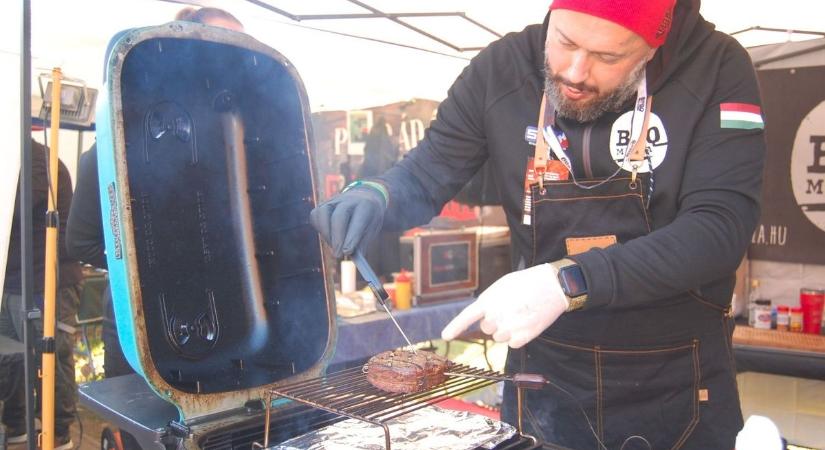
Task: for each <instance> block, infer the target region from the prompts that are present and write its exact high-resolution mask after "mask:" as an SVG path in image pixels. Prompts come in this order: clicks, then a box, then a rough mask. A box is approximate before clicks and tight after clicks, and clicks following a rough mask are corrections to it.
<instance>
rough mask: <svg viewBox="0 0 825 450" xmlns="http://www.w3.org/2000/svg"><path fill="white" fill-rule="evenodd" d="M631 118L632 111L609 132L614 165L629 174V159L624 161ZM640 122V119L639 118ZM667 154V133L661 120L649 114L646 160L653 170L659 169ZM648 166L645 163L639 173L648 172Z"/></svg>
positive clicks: (622, 116)
mask: <svg viewBox="0 0 825 450" xmlns="http://www.w3.org/2000/svg"><path fill="white" fill-rule="evenodd" d="M632 118H633V111H628V112H626V113H624V114H622V115H621V116H619V118H618V119H616V121H615V122H613V128H612V129H611V130H610V155H611V156H612V157H613V161H616V165H618V166H620V167H621V168H622V169H624V170H626V171H628V172H630V171H632V170H633V168H632V167H631V166H630V159H629V158H628V159H627V160H625V154H626V153H627V146H628V144H630V121H631V120H632ZM639 120H641V118H639ZM665 154H667V131H665V126H664V124H663V123H662V119H660V118H659V116H657V115H656V113H653V112H651V113H650V122H649V123H648V128H647V145H645V155H646V158H645V159H646V160H647V159H649V160H650V164H652V165H653V168H654V169H655V168H657V167H659V164H661V163H662V161H664V159H665ZM650 164H647V162H645V163H644V164H642V166H641V167H639V168H638V172H639V173H646V172H650Z"/></svg>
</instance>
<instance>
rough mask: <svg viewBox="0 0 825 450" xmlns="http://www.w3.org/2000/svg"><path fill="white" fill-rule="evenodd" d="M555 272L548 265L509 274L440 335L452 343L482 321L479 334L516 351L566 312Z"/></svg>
mask: <svg viewBox="0 0 825 450" xmlns="http://www.w3.org/2000/svg"><path fill="white" fill-rule="evenodd" d="M556 275H557V270H556V268H555V267H553V266H552V265H550V264H540V265H538V266H533V267H530V268H529V269H524V270H519V271H517V272H512V273H509V274H507V275H505V276H503V277H501V278H499V279H498V281H496V282H495V283H493V284H492V285H491V286H490V287H488V288H487V289H486V290H485V291H484V292H482V293H481V295H479V296H478V299H477V300H476V301H475V302H473V303H472V304H470V305H469V306H467V307H466V308H464V310H463V311H461V312H460V313H459V314H458V315H457V316H456V317H455V319H453V320H452V321H451V322H450V323H448V324H447V326H446V327H444V330H442V331H441V338H442V339H445V340H451V339H455V337H456V336H458V335H459V334H461V332H463V331H464V330H466V329H467V328H468V327H469V326H470V325H472V324H473V323H475V322H476V321H478V320H481V331H483V332H484V333H486V334H489V335H492V336H493V339H494V340H495V341H496V342H506V343H507V345H509V346H510V347H512V348H519V347H521V346H523V345H524V344H526V343H528V342H530V341H531V340H533V338H535V337H536V336H538V335H539V334H541V332H542V331H544V330H545V329H546V328H547V327H549V326H550V325H552V324H553V322H555V321H556V319H558V318H559V316H560V315H561V314H562V313H563V312H564V311H565V310H566V309H567V303H568V301H567V297H565V296H564V292H563V291H562V289H561V285H560V284H559V281H558V278H557V276H556Z"/></svg>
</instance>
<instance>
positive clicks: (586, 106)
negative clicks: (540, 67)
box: [544, 59, 647, 122]
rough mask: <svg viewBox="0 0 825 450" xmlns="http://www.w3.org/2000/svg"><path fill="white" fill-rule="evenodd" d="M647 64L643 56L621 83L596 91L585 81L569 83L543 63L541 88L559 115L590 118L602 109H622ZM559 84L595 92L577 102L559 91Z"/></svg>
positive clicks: (579, 119) (583, 120)
mask: <svg viewBox="0 0 825 450" xmlns="http://www.w3.org/2000/svg"><path fill="white" fill-rule="evenodd" d="M646 64H647V61H646V60H644V59H643V60H642V61H640V62H639V64H638V65H637V66H636V67H635V68H634V69H633V71H632V72H631V73H630V75H629V76H628V77H627V80H625V82H624V83H622V84H621V85H619V86H618V87H616V88H615V89H613V90H612V91H610V92H606V93H599V90H598V88H596V87H594V86H589V85H587V84H584V83H570V82H569V81H567V80H566V79H564V77H562V76H560V75H557V74H553V72H552V70H551V69H550V66H548V65H547V64H545V66H544V73H545V75H544V92H545V94H546V95H547V98H548V100H550V101H551V102H552V103H553V106H555V108H556V111H557V112H558V114H559V115H560V116H562V117H566V118H569V119H574V120H577V121H579V122H591V121H593V120H596V119H598V118H599V117H601V115H602V114H604V113H605V112H608V111H611V112H618V111H621V108H622V106H624V105H625V103H627V100H628V99H630V98H631V97H633V95H634V94H635V93H636V89H637V88H638V86H639V80H641V79H642V77H643V76H644V74H645V66H646ZM562 84H564V85H567V86H570V87H572V88H574V89H578V90H580V91H584V92H591V93H594V94H596V96H595V97H594V98H592V99H590V100H588V101H586V102H584V103H580V104H577V103H576V102H574V101H572V100H570V99H568V98H567V97H566V96H565V95H564V94H563V93H562V92H561V85H562Z"/></svg>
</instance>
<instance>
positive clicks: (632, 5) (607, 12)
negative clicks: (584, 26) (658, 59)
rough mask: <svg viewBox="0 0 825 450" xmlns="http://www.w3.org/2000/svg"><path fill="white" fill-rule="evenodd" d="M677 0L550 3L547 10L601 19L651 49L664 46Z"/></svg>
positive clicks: (570, 0) (555, 0)
mask: <svg viewBox="0 0 825 450" xmlns="http://www.w3.org/2000/svg"><path fill="white" fill-rule="evenodd" d="M675 1H676V0H553V3H552V4H551V5H550V9H569V10H571V11H577V12H580V13H584V14H588V15H591V16H596V17H600V18H602V19H605V20H609V21H611V22H613V23H616V24H618V25H621V26H623V27H625V28H627V29H628V30H630V31H632V32H634V33H636V34H638V35H639V36H641V37H642V38H643V39H644V40H645V41H646V42H647V43H648V45H650V46H651V47H653V48H656V47H659V46H661V45H662V44H664V43H665V39H666V38H667V33H668V31H670V23H671V22H672V21H673V5H674V3H675Z"/></svg>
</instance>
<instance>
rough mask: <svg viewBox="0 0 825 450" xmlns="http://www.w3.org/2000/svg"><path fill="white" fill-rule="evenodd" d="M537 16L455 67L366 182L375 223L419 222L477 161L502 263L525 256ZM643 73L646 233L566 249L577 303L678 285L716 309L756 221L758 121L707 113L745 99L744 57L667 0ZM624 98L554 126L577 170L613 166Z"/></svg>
mask: <svg viewBox="0 0 825 450" xmlns="http://www.w3.org/2000/svg"><path fill="white" fill-rule="evenodd" d="M548 17H549V14H548ZM546 23H547V19H545V24H544V25H531V26H528V27H527V28H525V29H524V30H523V31H521V32H518V33H511V34H508V35H506V36H505V37H503V38H502V39H500V40H498V41H496V42H493V43H492V44H491V45H490V46H489V47H487V48H486V49H485V50H483V51H482V52H480V53H479V55H478V56H476V57H475V58H473V60H472V62H471V63H470V65H469V66H468V67H467V68H465V69H464V71H463V72H462V74H461V75H460V76H459V77H458V79H457V80H456V81H455V83H454V84H453V86H452V87H451V88H450V90H449V94H448V97H447V99H446V100H444V102H443V103H441V105H440V107H439V110H438V116H437V118H436V120H435V121H433V123H432V125H431V126H430V128H429V129H428V130H427V133H426V135H425V138H424V140H423V141H422V142H421V143H420V144H419V146H418V147H417V148H415V149H414V150H412V151H411V152H410V153H409V154H408V156H407V157H406V158H404V160H402V161H401V162H400V163H399V164H398V165H396V166H395V167H394V168H392V169H391V170H389V171H388V172H387V173H386V174H384V175H383V176H382V177H380V180H381V181H382V182H384V183H385V184H386V185H387V186H388V188H389V193H390V196H389V197H390V201H389V210H388V212H387V215H386V216H385V217H387V220H386V221H385V226H386V227H391V228H401V229H404V228H409V227H411V226H415V225H419V224H422V223H426V222H427V221H429V220H430V219H431V218H432V217H433V216H434V215H435V214H437V213H438V211H440V209H441V207H442V205H444V203H445V202H447V201H449V200H450V199H451V198H453V196H454V195H455V194H456V193H457V192H458V191H459V190H460V189H461V187H462V186H463V185H464V184H465V183H466V182H467V181H468V180H469V179H470V177H471V176H472V175H473V174H474V173H475V172H476V171H477V170H478V169H479V168H480V167H481V165H482V164H483V163H485V162H486V161H488V160H489V161H490V163H491V164H493V166H494V168H495V169H494V172H495V175H496V182H497V184H498V186H499V190H500V195H501V199H502V204H503V207H504V210H505V212H506V215H507V219H508V223H509V225H510V230H511V239H512V246H513V255H514V258H513V268H514V269H519V268H524V267H525V265H526V264H529V263H528V262H529V261H530V257H529V251H530V246H531V240H532V230H531V229H530V228H529V227H527V226H525V225H522V224H521V217H522V196H523V188H524V185H523V183H524V172H525V165H526V163H527V159H528V157H529V156H532V154H533V152H534V147H533V145H532V144H531V143H530V142H528V138H527V135H528V133H526V130H528V127H535V126H536V122H537V117H538V111H539V104H540V100H541V95H542V87H543V80H544V74H543V67H544V41H545V34H546V31H545V30H546ZM647 75H648V92H649V93H651V94H652V95H653V96H654V102H653V109H652V112H653V114H652V116H653V117H651V127H652V128H655V132H654V134H653V135H652V137H653V138H654V139H653V142H651V139H650V137H651V135H650V134H649V139H648V144H650V146H651V148H653V150H654V155H658V157H659V158H660V159H661V161H660V162H658V163H657V165H656V166H655V181H656V183H655V192H654V195H653V198H652V201H651V204H650V210H649V213H650V214H651V225H652V228H653V229H652V232H651V233H650V234H648V235H646V236H643V237H640V238H637V239H633V240H631V241H628V242H625V243H624V244H620V245H613V246H610V247H608V248H605V249H593V250H590V251H587V252H585V253H582V254H579V255H576V256H575V257H573V259H575V260H576V261H577V262H578V263H579V265H580V266H581V267H582V269H583V271H584V274H585V278H586V280H587V286H588V289H589V297H588V301H587V304H586V306H585V310H587V309H594V308H605V307H607V308H625V307H628V306H640V305H645V304H647V305H652V304H653V302H657V301H659V302H661V301H667V300H666V299H668V298H672V297H673V296H675V295H677V294H679V293H684V292H687V291H691V292H694V293H699V294H700V295H701V296H703V297H704V298H705V300H708V301H710V302H712V303H714V304H717V305H719V306H721V307H724V306H727V305H728V304H729V302H730V298H731V294H732V290H733V285H734V272H735V269H736V267H737V266H738V264H739V262H740V260H741V258H742V256H743V254H744V252H745V250H746V248H747V245H748V243H749V242H750V237H751V233H752V232H753V229H754V227H755V225H756V223H757V219H758V217H759V193H760V189H761V177H762V166H763V158H764V153H765V142H764V137H763V132H762V129H761V128H759V127H758V126H759V125H760V124H759V123H758V122H759V121H758V120H757V122H755V123H754V122H752V123H751V125H754V126H756V128H750V129H742V128H728V127H726V126H723V125H724V124H723V122H721V119H722V118H723V117H721V116H720V115H721V112H720V108H721V109H724V108H725V107H726V106H728V105H749V108H751V109H752V110H753V109H755V108H758V107H759V105H760V99H759V92H758V86H757V82H756V77H755V74H754V70H753V67H752V65H751V62H750V58H749V56H748V54H747V52H746V51H745V50H744V49H743V48H742V47H741V46H740V45H739V43H738V42H737V41H736V40H734V39H733V38H731V37H730V36H727V35H725V34H723V33H721V32H718V31H715V30H714V26H713V25H712V24H710V23H709V22H707V21H705V20H704V19H703V18H702V17H701V16H700V15H699V1H698V0H679V1H678V2H677V5H676V9H675V11H674V23H673V27H672V30H671V33H670V35H669V36H668V39H667V42H666V43H665V45H664V46H663V47H662V48H660V49H659V51H658V52H657V54H656V56H655V57H654V58H653V59H652V60H651V62H650V63H649V64H648V67H647ZM631 103H632V102H629V104H628V105H627V109H626V110H625V111H623V112H620V113H606V114H604V115H603V116H602V117H600V118H599V119H597V120H596V121H594V122H592V123H577V122H575V121H573V120H560V121H559V122H558V123H559V125H560V127H561V128H562V130H563V131H564V132H565V133H566V135H567V137H568V139H569V141H570V150H569V152H570V155H571V159H572V160H573V169H574V172H575V174H576V175H577V178H579V179H586V178H592V177H606V176H609V175H610V174H612V173H613V172H614V171H615V170H616V167H617V166H616V163H615V162H614V161H613V158H612V157H611V155H610V151H608V149H609V148H611V145H614V144H615V142H611V140H615V139H616V134H615V132H614V130H613V127H614V125H615V124H616V123H617V122H620V121H621V120H624V119H629V111H630V108H631ZM624 114H627V115H624ZM623 115H624V116H623ZM621 117H623V118H624V119H622V118H621ZM752 117H753V116H752ZM756 117H759V116H756ZM654 160H656V157H654ZM537 232H542V233H552V230H537ZM562 238H563V236H559V239H562Z"/></svg>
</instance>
